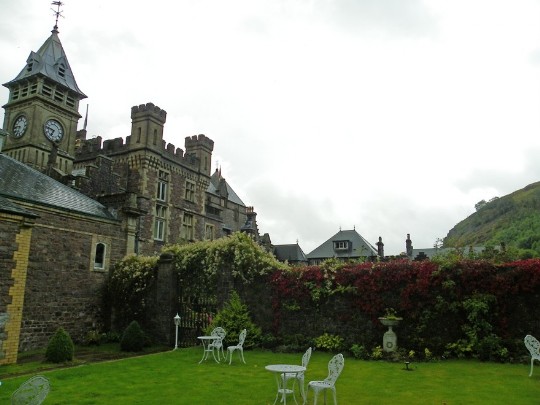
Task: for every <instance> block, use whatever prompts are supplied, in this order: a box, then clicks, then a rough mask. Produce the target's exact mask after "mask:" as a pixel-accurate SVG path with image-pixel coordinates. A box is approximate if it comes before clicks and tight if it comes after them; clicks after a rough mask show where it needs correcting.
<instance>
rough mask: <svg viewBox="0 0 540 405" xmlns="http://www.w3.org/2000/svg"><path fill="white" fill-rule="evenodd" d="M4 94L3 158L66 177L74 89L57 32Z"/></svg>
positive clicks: (77, 94) (76, 97) (71, 152)
mask: <svg viewBox="0 0 540 405" xmlns="http://www.w3.org/2000/svg"><path fill="white" fill-rule="evenodd" d="M4 86H5V87H7V88H8V89H9V100H8V102H7V104H5V105H4V106H3V107H4V109H5V116H4V130H5V131H7V132H8V133H9V135H8V137H7V139H6V143H5V145H4V149H3V152H4V153H5V154H6V155H9V156H11V157H13V158H15V159H17V160H19V161H21V162H23V163H25V164H27V165H29V166H32V167H34V168H35V169H38V170H40V171H45V170H47V169H49V170H50V169H51V168H54V169H56V170H58V171H59V172H60V174H61V175H66V174H70V173H71V171H72V168H73V160H74V157H75V140H76V133H77V124H78V121H79V119H80V118H81V115H80V114H79V101H80V100H82V99H84V98H86V95H85V94H84V93H83V92H82V91H81V90H80V89H79V87H78V86H77V83H76V81H75V77H74V75H73V72H72V70H71V67H70V66H69V63H68V60H67V57H66V54H65V53H64V49H63V47H62V44H61V43H60V39H59V38H58V27H57V25H55V26H54V28H53V30H52V31H51V36H50V37H49V38H48V39H47V40H46V41H45V43H44V44H43V45H42V46H41V48H39V50H38V51H37V52H33V51H32V52H30V56H29V57H28V59H27V60H26V65H25V66H24V68H23V69H22V70H21V72H20V73H19V74H18V75H17V77H15V78H14V79H13V80H11V81H9V82H7V83H5V84H4Z"/></svg>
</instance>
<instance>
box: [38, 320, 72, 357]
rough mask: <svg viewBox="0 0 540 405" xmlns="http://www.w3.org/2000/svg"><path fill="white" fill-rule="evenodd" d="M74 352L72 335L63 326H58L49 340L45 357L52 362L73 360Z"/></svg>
mask: <svg viewBox="0 0 540 405" xmlns="http://www.w3.org/2000/svg"><path fill="white" fill-rule="evenodd" d="M74 352H75V346H74V345H73V341H72V340H71V337H70V336H69V334H68V333H67V332H66V331H65V330H64V329H63V328H58V329H57V330H56V333H55V334H54V336H53V337H52V338H51V339H50V340H49V344H48V345H47V351H46V352H45V358H46V359H47V361H50V362H52V363H62V362H65V361H71V360H73V353H74Z"/></svg>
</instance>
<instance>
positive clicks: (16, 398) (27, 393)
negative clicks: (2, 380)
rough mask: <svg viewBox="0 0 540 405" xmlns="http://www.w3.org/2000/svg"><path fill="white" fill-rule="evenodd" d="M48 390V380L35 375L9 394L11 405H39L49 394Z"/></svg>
mask: <svg viewBox="0 0 540 405" xmlns="http://www.w3.org/2000/svg"><path fill="white" fill-rule="evenodd" d="M50 388H51V386H50V384H49V380H47V379H46V378H45V377H43V376H41V375H36V376H34V377H32V378H30V379H29V380H26V381H25V382H23V383H22V384H21V385H20V386H19V388H17V390H16V391H15V392H14V393H13V394H11V405H23V404H24V405H39V404H41V403H42V402H43V401H44V400H45V398H46V397H47V395H48V394H49V390H50Z"/></svg>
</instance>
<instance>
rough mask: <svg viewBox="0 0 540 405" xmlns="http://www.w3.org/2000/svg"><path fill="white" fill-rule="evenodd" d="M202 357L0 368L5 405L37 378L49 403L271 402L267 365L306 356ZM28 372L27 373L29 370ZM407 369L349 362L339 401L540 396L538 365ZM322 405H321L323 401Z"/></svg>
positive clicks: (316, 368)
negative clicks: (44, 383)
mask: <svg viewBox="0 0 540 405" xmlns="http://www.w3.org/2000/svg"><path fill="white" fill-rule="evenodd" d="M201 356H202V350H201V348H200V347H194V348H188V349H178V350H176V351H167V352H161V353H156V354H148V355H144V356H139V357H131V358H127V359H121V360H113V361H107V362H100V363H85V364H82V365H78V366H74V367H70V368H59V369H55V370H49V371H45V370H36V368H35V367H36V366H37V365H38V364H39V363H34V370H36V371H35V372H33V373H30V374H25V375H18V376H16V377H10V376H9V375H10V374H13V373H20V372H23V371H21V369H17V367H18V366H0V379H1V380H2V385H1V386H0V404H4V403H9V398H10V395H11V393H12V392H13V391H14V390H15V389H17V387H18V386H19V385H20V384H21V383H22V382H24V381H25V380H26V379H28V378H29V377H30V375H34V374H37V373H40V374H43V375H44V376H46V377H47V378H48V379H49V380H50V382H51V392H50V394H49V396H48V397H47V399H46V401H45V405H52V404H175V405H176V404H180V405H181V404H223V405H229V404H230V405H254V404H261V405H266V404H272V403H273V401H274V398H275V392H276V391H275V390H276V386H275V380H274V376H273V375H272V374H271V373H269V372H268V371H266V370H265V369H264V366H265V365H267V364H276V363H292V364H299V363H300V361H301V356H302V353H298V354H283V353H272V352H270V351H262V350H254V351H246V352H245V358H246V362H247V364H243V363H240V362H239V361H238V359H237V358H236V357H235V358H234V359H233V364H232V365H229V364H217V363H215V362H214V361H213V359H211V358H210V359H209V360H207V361H206V362H204V363H203V364H198V362H199V360H200V358H201ZM331 356H332V355H331V354H330V353H323V352H317V351H316V352H314V353H313V355H312V357H311V362H310V364H309V368H308V371H307V373H306V383H307V381H309V380H319V379H323V378H324V377H326V374H327V363H328V360H329V359H330V358H331ZM42 366H43V365H42ZM26 367H27V368H26V369H25V370H26V372H28V371H29V370H30V369H31V366H30V365H27V366H26ZM404 368H405V367H404V365H403V364H401V363H389V362H382V361H380V362H379V361H361V360H355V359H352V358H348V357H345V368H344V370H343V373H342V374H341V376H340V377H339V379H338V381H337V384H336V387H337V398H338V403H339V404H340V405H354V404H377V405H379V404H383V405H384V404H415V405H416V404H418V405H421V404H430V405H432V404H433V405H434V404H437V405H442V404H446V405H457V404H467V405H469V404H505V405H506V404H513V405H519V404H527V405H529V404H533V403H538V401H539V398H540V365H538V368H537V369H536V370H535V374H533V377H531V378H529V377H528V373H529V366H528V364H498V363H480V362H476V361H464V360H449V361H441V362H431V363H415V364H412V368H413V371H405V370H404ZM330 398H331V397H329V399H330ZM291 402H292V403H294V401H291ZM310 403H312V395H311V393H310ZM319 403H320V404H322V403H323V401H322V397H321V398H320V400H319ZM329 403H332V401H331V400H330V401H329Z"/></svg>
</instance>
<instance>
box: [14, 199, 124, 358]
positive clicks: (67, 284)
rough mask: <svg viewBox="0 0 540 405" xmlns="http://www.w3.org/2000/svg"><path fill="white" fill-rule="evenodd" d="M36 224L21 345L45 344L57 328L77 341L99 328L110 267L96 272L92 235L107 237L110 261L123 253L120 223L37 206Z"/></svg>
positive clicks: (21, 346) (34, 346)
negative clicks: (102, 300)
mask: <svg viewBox="0 0 540 405" xmlns="http://www.w3.org/2000/svg"><path fill="white" fill-rule="evenodd" d="M33 210H34V211H35V212H38V213H39V215H40V218H39V219H38V220H36V224H35V226H34V228H33V235H32V246H31V250H30V255H29V262H28V274H27V280H26V293H25V302H24V311H23V319H22V324H21V334H20V342H19V349H20V350H21V351H25V350H29V349H33V348H36V347H43V346H45V345H46V344H47V342H48V340H49V338H50V337H51V336H52V335H53V334H54V332H55V331H56V330H57V328H59V327H63V328H64V329H65V330H67V331H68V332H69V334H70V335H71V337H72V338H73V340H74V341H81V340H83V339H84V337H85V335H86V334H87V333H88V331H90V330H93V329H95V328H98V327H99V324H100V322H101V319H100V317H99V312H100V306H101V293H100V292H101V288H102V286H103V283H104V281H105V280H106V277H107V274H108V269H105V270H106V271H94V269H93V261H92V252H93V250H94V249H95V246H93V240H96V238H97V239H99V240H105V241H108V242H109V243H107V249H109V251H108V252H109V255H110V263H114V262H116V261H118V260H120V259H121V258H122V257H123V256H124V254H125V241H124V240H123V238H122V231H121V226H120V224H119V223H116V222H114V221H104V220H103V221H99V220H96V218H87V217H84V216H81V215H75V214H69V213H66V212H62V211H46V210H39V208H36V207H34V208H33Z"/></svg>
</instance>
